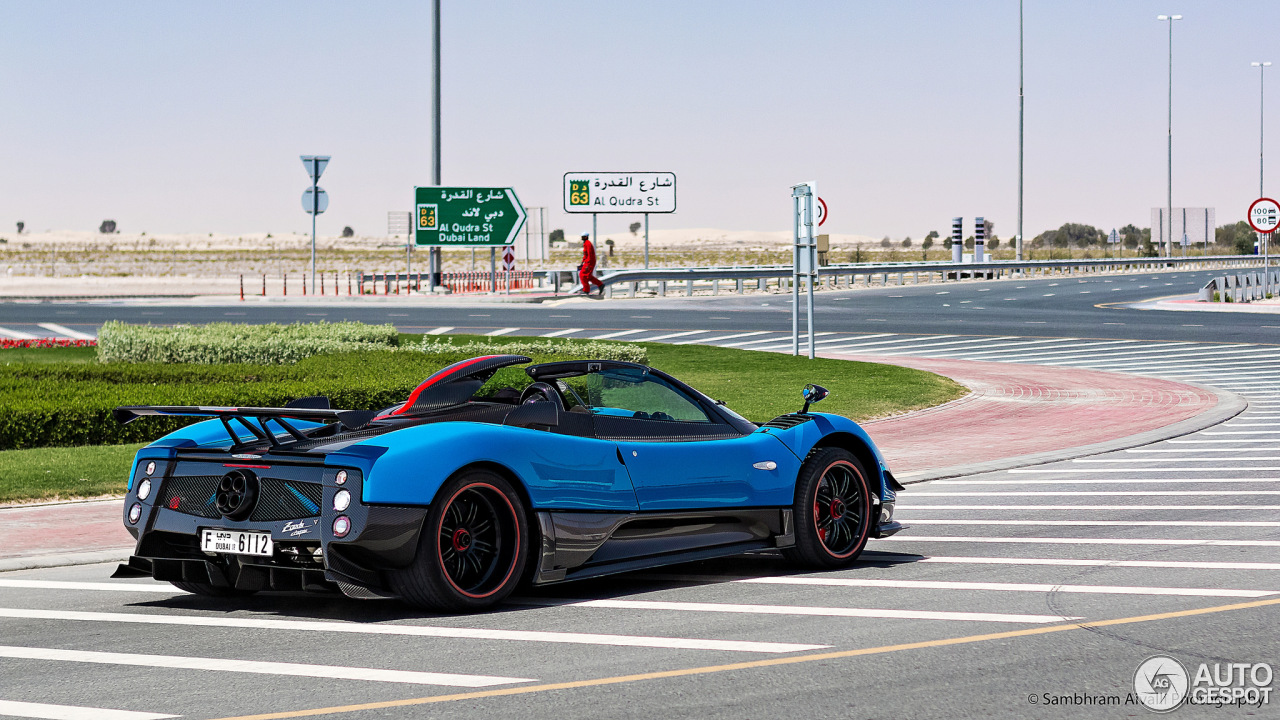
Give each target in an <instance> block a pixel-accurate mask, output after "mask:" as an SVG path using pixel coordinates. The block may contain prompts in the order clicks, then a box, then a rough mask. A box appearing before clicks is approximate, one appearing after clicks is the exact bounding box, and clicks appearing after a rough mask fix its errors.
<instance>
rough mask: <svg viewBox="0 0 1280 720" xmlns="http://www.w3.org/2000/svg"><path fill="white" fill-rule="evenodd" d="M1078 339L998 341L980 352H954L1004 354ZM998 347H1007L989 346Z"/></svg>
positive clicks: (997, 338) (961, 352) (971, 355)
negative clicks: (1001, 348)
mask: <svg viewBox="0 0 1280 720" xmlns="http://www.w3.org/2000/svg"><path fill="white" fill-rule="evenodd" d="M992 339H993V340H995V341H999V340H1006V339H1009V340H1012V339H1014V338H1012V337H1004V336H1001V337H996V338H992ZM1079 341H1080V338H1053V339H1051V340H1036V341H1034V342H1008V343H998V344H996V345H987V346H984V347H985V348H986V349H984V350H982V351H980V352H969V351H965V350H961V351H959V352H957V353H956V357H961V355H963V356H964V357H973V356H976V355H1005V354H1008V353H1019V352H1022V351H1023V350H1024V349H1026V348H1028V347H1032V346H1035V345H1056V344H1058V343H1064V342H1079ZM999 347H1003V348H1008V349H1006V350H993V349H991V348H999ZM1043 349H1044V348H1037V349H1036V350H1043ZM1036 350H1032V352H1035V351H1036Z"/></svg>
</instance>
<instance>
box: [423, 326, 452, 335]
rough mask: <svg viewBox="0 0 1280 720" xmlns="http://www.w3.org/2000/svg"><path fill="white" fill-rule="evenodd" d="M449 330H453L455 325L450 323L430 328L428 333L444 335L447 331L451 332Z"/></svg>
mask: <svg viewBox="0 0 1280 720" xmlns="http://www.w3.org/2000/svg"><path fill="white" fill-rule="evenodd" d="M449 332H453V327H452V326H449V325H444V326H441V327H438V328H433V329H431V330H428V331H427V334H428V335H444V334H445V333H449Z"/></svg>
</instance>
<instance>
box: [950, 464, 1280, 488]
mask: <svg viewBox="0 0 1280 720" xmlns="http://www.w3.org/2000/svg"><path fill="white" fill-rule="evenodd" d="M1237 470H1249V471H1255V470H1256V471H1262V470H1280V467H1271V466H1266V465H1264V466H1261V467H1257V466H1253V467H1251V466H1248V465H1241V466H1236V467H1198V468H1172V467H1156V468H1045V469H1043V470H1033V469H1030V468H1017V469H1014V470H1009V471H1008V472H1009V473H1011V474H1012V473H1018V474H1022V473H1032V472H1035V473H1041V474H1045V475H1047V474H1049V473H1055V474H1064V473H1077V474H1078V473H1139V472H1143V473H1147V472H1171V473H1185V472H1198V473H1207V472H1235V471H1237ZM1157 479H1158V478H1157ZM1150 480H1151V479H1148V480H1116V479H1114V478H1111V479H1108V480H1103V481H1093V482H1149V481H1150ZM1224 480H1225V481H1227V482H1237V480H1236V479H1232V478H1214V479H1206V480H1199V481H1195V482H1222V481H1224ZM1277 480H1280V478H1240V479H1238V481H1240V482H1246V481H1247V482H1264V481H1265V482H1275V481H1277ZM938 482H940V483H942V482H946V483H961V482H975V483H977V482H982V483H984V484H1004V483H1006V482H1007V483H1014V482H1022V481H1013V480H1007V481H1006V480H981V481H979V480H973V481H961V480H939V481H938ZM1026 482H1047V483H1054V482H1057V481H1055V480H1041V481H1037V480H1027V481H1026ZM1169 482H1178V481H1177V480H1172V479H1170V480H1169ZM1182 482H1188V480H1185V479H1184V480H1182Z"/></svg>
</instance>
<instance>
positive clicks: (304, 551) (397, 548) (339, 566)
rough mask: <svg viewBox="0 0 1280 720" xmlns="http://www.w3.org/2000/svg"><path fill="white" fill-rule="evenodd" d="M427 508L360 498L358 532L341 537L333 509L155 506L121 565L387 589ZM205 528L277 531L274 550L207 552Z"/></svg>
mask: <svg viewBox="0 0 1280 720" xmlns="http://www.w3.org/2000/svg"><path fill="white" fill-rule="evenodd" d="M426 513H427V508H426V507H399V506H368V505H360V504H354V505H352V506H351V507H350V508H348V509H347V512H346V515H347V516H348V517H349V518H350V519H351V521H352V522H351V531H350V532H349V533H348V534H347V535H346V536H345V537H342V538H336V537H334V536H333V529H332V524H333V518H332V517H329V513H325V515H323V516H321V517H315V518H306V519H304V520H292V521H282V522H274V523H249V522H229V521H226V520H222V519H219V520H212V519H207V518H201V517H195V516H191V515H184V514H182V513H178V512H175V511H171V510H168V509H167V508H154V507H153V508H151V512H149V513H148V517H147V519H146V520H147V522H146V523H145V524H143V523H139V525H141V526H142V527H140V528H136V529H137V534H138V544H137V546H136V548H135V549H134V553H133V556H132V557H130V559H129V562H128V563H127V564H125V565H121V566H120V568H119V569H118V570H117V572H118V573H121V575H120V576H121V577H140V576H150V577H153V578H155V579H156V580H162V581H169V582H199V583H206V584H209V585H212V586H213V587H217V588H226V589H237V590H246V591H256V590H292V591H297V590H327V591H333V590H338V589H342V590H343V592H347V590H348V589H349V588H350V589H351V590H352V591H353V592H355V593H357V595H359V596H363V593H362V592H361V591H362V589H363V590H368V591H372V593H373V594H374V595H380V594H385V593H386V592H387V590H388V584H387V579H386V571H388V570H392V569H395V568H401V567H405V566H407V565H409V564H410V563H412V562H413V559H414V557H415V555H416V554H417V547H418V538H419V535H420V534H421V532H422V525H423V521H424V519H425V518H426ZM299 526H301V527H299ZM206 528H227V529H233V530H251V531H258V532H270V533H271V537H272V542H273V545H274V552H273V554H272V556H271V557H259V556H250V555H230V554H213V553H207V552H204V551H202V550H201V549H200V533H201V531H203V530H204V529H206ZM347 594H352V593H351V592H347Z"/></svg>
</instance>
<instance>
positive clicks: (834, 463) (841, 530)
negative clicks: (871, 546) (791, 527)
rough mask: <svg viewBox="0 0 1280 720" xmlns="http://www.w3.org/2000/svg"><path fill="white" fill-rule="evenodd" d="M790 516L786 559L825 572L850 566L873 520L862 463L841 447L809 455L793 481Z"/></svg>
mask: <svg viewBox="0 0 1280 720" xmlns="http://www.w3.org/2000/svg"><path fill="white" fill-rule="evenodd" d="M793 512H794V519H795V534H796V544H795V547H792V548H787V549H785V550H783V554H784V555H785V556H786V557H787V558H788V559H790V560H794V561H796V562H800V563H803V564H805V565H811V566H817V567H827V568H835V567H844V566H847V565H850V564H852V563H853V562H854V561H855V560H856V559H857V558H858V556H859V555H860V554H862V550H863V548H865V547H866V544H867V538H868V537H869V536H870V532H871V523H872V522H874V521H875V518H874V515H873V514H874V506H873V504H872V496H871V488H870V486H869V485H868V483H867V472H866V470H865V469H863V467H862V463H860V462H858V459H857V458H855V457H854V456H853V454H852V453H850V452H849V451H847V450H843V449H841V448H821V449H819V450H815V451H813V452H812V453H810V455H809V457H808V459H806V460H805V463H804V465H803V466H801V468H800V474H799V477H798V478H797V480H796V494H795V504H794V506H793Z"/></svg>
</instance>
